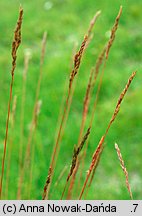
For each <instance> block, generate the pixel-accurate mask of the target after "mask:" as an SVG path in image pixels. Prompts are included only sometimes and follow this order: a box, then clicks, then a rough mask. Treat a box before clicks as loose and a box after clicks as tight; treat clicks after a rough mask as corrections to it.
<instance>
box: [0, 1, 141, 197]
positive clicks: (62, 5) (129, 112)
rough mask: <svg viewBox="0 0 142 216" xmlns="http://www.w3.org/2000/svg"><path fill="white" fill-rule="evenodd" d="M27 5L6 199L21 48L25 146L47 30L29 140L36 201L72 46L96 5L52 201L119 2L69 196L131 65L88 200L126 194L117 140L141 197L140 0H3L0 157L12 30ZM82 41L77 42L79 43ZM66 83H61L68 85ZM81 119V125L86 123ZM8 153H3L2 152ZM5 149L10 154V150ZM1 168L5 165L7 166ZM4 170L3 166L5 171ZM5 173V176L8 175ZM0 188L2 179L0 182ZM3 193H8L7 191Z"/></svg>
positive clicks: (16, 136)
mask: <svg viewBox="0 0 142 216" xmlns="http://www.w3.org/2000/svg"><path fill="white" fill-rule="evenodd" d="M20 3H21V4H22V7H23V9H24V19H23V27H22V44H21V46H20V48H19V50H18V56H17V67H16V71H15V80H14V86H13V96H14V95H17V106H16V113H15V126H14V128H13V129H12V126H11V125H10V127H9V139H8V149H7V150H9V143H10V142H11V141H10V139H11V138H12V145H13V147H12V157H11V165H10V181H9V193H8V199H16V197H17V182H18V171H17V170H18V168H19V163H18V162H19V161H18V160H19V157H18V156H19V142H20V116H21V99H22V74H23V68H24V53H25V52H27V49H28V51H29V52H30V53H31V59H30V62H29V69H28V74H27V85H26V100H25V117H24V138H23V144H24V149H25V148H26V145H27V138H28V134H29V128H30V123H31V120H32V112H33V108H34V101H35V94H36V87H37V80H38V76H39V70H40V54H41V40H42V35H43V32H44V31H47V46H46V55H45V61H44V65H43V78H42V83H41V90H40V95H39V99H41V100H42V106H41V111H40V115H39V117H38V123H37V128H36V132H35V133H34V136H33V140H32V144H33V145H34V146H35V159H34V163H33V164H34V167H33V175H32V187H31V196H30V198H31V199H41V197H42V193H43V187H44V184H45V180H46V177H47V174H48V168H49V164H50V159H51V154H52V150H53V145H54V142H55V141H54V140H55V132H56V128H57V119H58V114H59V110H60V106H61V102H62V97H63V95H64V94H66V93H67V90H68V78H69V74H70V72H71V69H70V68H71V60H72V53H73V47H74V44H76V43H78V44H79V45H80V44H81V42H82V40H83V37H84V34H85V33H86V31H87V29H88V26H89V23H90V20H91V19H92V17H93V16H94V14H95V13H96V11H97V10H101V11H102V13H101V16H100V17H99V18H98V20H97V22H96V24H95V27H94V29H93V32H94V38H93V40H92V41H91V43H90V44H89V47H88V48H87V49H86V51H85V53H84V56H83V60H82V63H81V67H80V70H79V73H78V78H77V85H76V89H75V93H74V97H73V101H72V105H71V110H70V113H69V118H68V121H67V125H66V128H65V133H64V136H63V139H62V142H61V146H60V152H59V157H58V160H57V166H56V169H55V175H54V178H53V183H52V185H51V189H50V198H51V199H60V197H61V193H62V191H63V188H64V186H65V182H66V177H67V174H68V171H69V168H70V164H71V160H72V154H73V148H74V145H75V144H76V143H77V141H78V134H79V129H80V124H81V118H82V108H83V100H84V95H85V91H86V87H87V83H88V79H89V74H90V69H91V67H92V65H94V64H95V62H96V59H97V57H98V55H99V53H100V52H101V50H102V49H103V47H104V45H105V43H106V42H107V41H108V38H109V35H110V30H111V27H112V25H113V23H114V20H115V17H116V15H117V13H118V10H119V7H120V5H123V13H122V17H121V19H120V23H119V28H118V31H117V33H116V38H115V41H114V44H113V46H112V49H111V51H110V55H109V59H108V61H107V65H106V69H105V73H104V77H103V83H102V88H101V92H100V95H99V100H98V103H97V108H96V114H95V119H94V122H93V128H92V131H91V134H90V141H89V147H88V151H87V157H86V160H85V168H84V171H83V175H82V179H81V182H80V185H79V184H78V180H77V181H76V184H75V186H74V196H73V198H75V199H77V198H78V196H79V193H80V190H81V187H82V185H83V183H84V180H85V176H86V171H87V169H88V168H89V165H90V163H91V157H92V154H93V152H94V150H95V148H96V147H97V144H98V142H99V140H100V138H101V136H102V135H103V133H104V131H105V129H106V127H107V125H108V122H109V120H110V118H111V116H112V113H113V111H114V108H115V104H116V102H117V99H118V97H119V94H120V93H121V91H122V90H123V88H124V86H125V84H126V82H127V79H128V77H129V76H130V75H131V73H132V71H135V70H137V75H136V77H135V79H134V81H133V83H132V85H131V86H130V88H129V90H128V92H127V94H126V97H125V98H124V101H123V103H122V106H121V110H120V113H119V114H118V116H117V118H116V121H115V122H114V124H113V125H112V127H111V129H110V131H109V134H108V136H107V137H106V141H105V142H106V147H105V149H104V152H103V154H102V157H101V160H100V163H99V166H98V169H97V170H96V173H95V177H94V180H93V183H92V185H91V188H90V189H89V191H88V196H87V197H86V198H87V199H129V194H128V192H127V188H126V186H125V176H124V174H123V172H122V170H121V168H120V165H119V161H118V158H117V154H116V151H115V148H114V143H115V142H117V143H118V144H119V146H120V148H121V152H122V154H123V159H124V160H125V165H126V167H127V170H128V172H129V179H130V184H131V188H132V192H133V197H134V199H141V198H142V189H141V185H142V165H141V158H142V121H141V119H142V108H141V101H142V96H141V92H142V85H141V81H142V73H141V69H142V67H141V62H142V52H141V47H142V32H141V20H142V13H141V7H142V1H141V0H137V1H133V0H129V1H124V0H118V1H114V0H109V1H104V0H96V1H94V0H88V1H85V0H50V1H45V0H40V1H39V0H31V1H29V0H21V1H18V0H11V1H8V0H1V1H0V9H1V18H0V29H1V33H0V53H1V54H0V102H1V108H0V159H1V158H2V154H3V140H4V136H5V123H6V116H7V103H8V99H9V86H10V79H11V76H10V69H11V42H12V39H13V30H14V28H15V23H16V21H17V17H18V9H19V4H20ZM78 47H79V46H78ZM98 82H99V80H98V81H97V83H96V86H95V91H94V92H93V95H92V99H91V104H90V107H89V113H88V116H87V123H88V124H89V120H90V117H91V111H92V105H93V99H94V98H95V93H96V90H97V85H98ZM65 83H66V86H65ZM87 123H86V128H85V130H86V129H87V127H88V124H87ZM7 153H8V151H7ZM7 155H8V154H7ZM65 165H67V166H68V169H67V170H68V171H67V170H66V173H65V175H64V177H63V178H62V179H61V181H60V182H59V184H58V185H57V187H56V188H55V187H54V184H55V182H56V181H57V178H58V176H59V175H60V173H61V171H62V170H63V169H64V167H65ZM5 171H6V169H5ZM5 174H6V172H5ZM5 177H6V175H5ZM28 179H29V177H28V175H26V178H25V180H24V184H23V189H22V199H27V198H28V197H27V194H26V187H27V185H28V182H29V180H28ZM3 186H4V187H3V188H4V189H3V198H5V197H4V192H5V178H4V185H3ZM6 199H7V197H6Z"/></svg>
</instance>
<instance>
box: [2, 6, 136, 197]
mask: <svg viewBox="0 0 142 216" xmlns="http://www.w3.org/2000/svg"><path fill="white" fill-rule="evenodd" d="M121 13H122V6H120V9H119V12H118V15H117V17H116V19H115V21H114V25H113V27H112V30H111V34H110V38H109V40H108V42H107V43H106V44H105V45H104V48H103V50H102V51H101V53H100V54H99V56H98V58H97V60H96V63H95V64H94V65H93V66H92V68H91V71H90V76H89V79H88V84H87V87H86V93H85V96H84V102H83V107H82V120H81V125H80V131H79V134H78V140H77V142H76V143H77V144H76V145H75V146H74V148H73V155H72V160H71V166H70V167H68V166H64V165H63V168H62V172H61V174H60V176H59V177H58V179H57V180H56V182H55V184H54V185H53V187H55V189H56V190H57V187H58V185H59V183H60V181H62V179H63V178H65V179H66V181H65V185H64V187H63V191H62V194H61V195H60V196H61V197H60V198H61V199H72V198H73V188H74V185H75V184H78V185H79V188H80V194H78V195H77V194H76V197H77V196H78V199H82V198H83V195H84V198H86V196H87V193H88V190H89V188H90V186H91V184H92V182H93V179H94V176H95V172H96V169H97V167H98V165H99V161H100V159H101V155H102V153H103V150H104V147H106V145H104V142H105V138H106V136H107V134H108V132H109V129H110V127H111V126H112V123H113V122H114V121H115V119H116V117H117V115H118V113H119V110H120V107H121V103H122V101H123V98H124V96H125V94H126V92H127V90H128V88H129V86H130V84H131V82H132V80H133V78H134V77H135V75H136V72H133V73H132V75H131V76H130V77H129V79H128V82H127V83H126V86H125V87H124V89H123V91H122V93H121V94H120V96H119V98H118V101H117V103H116V107H115V109H114V112H113V113H112V117H111V119H110V121H109V122H108V126H107V128H106V130H105V131H104V132H103V133H102V137H101V138H100V141H99V143H98V145H97V147H96V149H94V153H93V155H92V160H91V161H90V166H89V168H88V171H87V174H86V178H85V179H84V184H83V185H82V186H81V187H80V182H81V179H82V176H83V172H84V165H85V158H86V154H87V150H88V145H89V135H90V133H93V131H92V124H93V121H94V117H95V110H96V105H97V101H98V98H99V93H100V89H101V86H102V80H103V75H104V72H105V68H106V64H107V60H108V57H109V52H110V50H111V47H112V45H113V42H114V39H115V35H116V31H117V28H118V24H119V20H120V17H121ZM100 15H101V11H98V12H97V13H96V14H95V16H94V17H93V19H92V20H91V22H90V25H89V28H88V30H87V34H86V35H85V36H84V39H83V41H82V43H81V45H80V48H79V50H78V51H76V53H75V54H74V52H73V55H74V57H73V68H72V69H71V73H70V78H69V84H68V92H67V94H66V93H65V94H64V95H63V99H62V104H61V109H60V112H59V120H58V124H57V125H59V126H58V127H57V133H55V135H56V137H55V143H54V146H53V153H52V155H51V162H50V165H49V168H48V170H47V171H45V172H47V178H46V180H45V185H44V186H43V193H42V197H41V198H42V199H43V200H45V199H49V197H50V187H51V185H52V180H53V176H54V173H55V171H56V166H57V163H56V161H57V158H58V155H59V151H60V146H61V145H62V137H63V134H64V130H65V127H66V122H67V119H68V115H69V111H70V107H71V104H72V98H73V95H74V90H75V88H76V79H77V77H78V73H79V68H80V65H81V61H82V58H83V54H84V52H85V51H86V49H87V48H88V46H89V43H91V40H92V39H93V28H94V26H95V23H96V21H97V19H98V18H99V16H100ZM22 19H23V9H22V8H20V11H19V18H18V21H17V26H16V29H15V32H14V39H13V42H12V69H11V84H10V96H9V102H8V112H7V121H6V130H5V139H4V150H3V157H2V165H1V180H0V198H1V199H2V198H3V197H4V198H7V197H8V193H9V192H10V188H9V179H10V176H9V170H10V163H11V152H12V143H13V140H12V138H11V137H10V139H9V143H8V145H9V147H8V148H9V151H8V156H7V167H6V168H7V170H5V162H6V152H7V140H8V129H9V123H11V127H12V128H14V122H15V112H16V98H17V97H16V96H14V99H13V98H12V91H13V82H14V76H15V75H16V73H15V68H16V59H17V50H18V47H19V45H20V43H21V26H22ZM46 39H47V33H46V32H45V33H44V35H43V40H42V48H41V58H40V70H39V78H38V82H37V89H36V96H35V102H34V108H33V115H32V120H31V126H30V129H29V135H28V138H27V146H26V149H25V151H24V152H23V137H24V115H25V113H24V106H25V98H26V78H27V72H28V66H29V62H30V57H29V55H25V60H24V71H23V87H22V100H21V121H20V122H21V123H20V144H19V170H18V172H17V173H18V176H17V177H18V183H17V199H22V194H23V192H22V189H23V183H24V182H25V175H26V174H27V170H28V176H29V178H26V179H28V183H27V185H28V186H27V189H26V192H25V194H26V195H27V199H30V197H31V194H30V193H31V185H32V178H34V176H33V166H34V164H33V163H32V161H34V145H32V140H33V136H34V134H35V133H36V127H37V121H38V115H39V112H40V107H41V101H40V100H39V93H40V87H41V80H42V71H43V64H44V58H45V50H46ZM74 49H75V50H76V47H75V48H74ZM99 74H100V76H98V75H99ZM98 77H99V82H98V86H97V92H96V96H95V99H94V103H93V107H92V114H91V118H90V121H89V124H88V125H86V124H87V123H86V122H87V121H86V120H87V114H88V109H89V106H90V100H91V96H92V94H93V91H94V87H95V86H96V80H97V79H98ZM12 101H13V105H12ZM11 105H12V109H11ZM85 126H87V128H88V129H87V131H85ZM115 149H116V151H117V154H118V158H119V161H120V164H121V167H122V170H123V172H124V174H125V177H126V186H127V189H128V192H129V195H130V198H131V199H133V196H132V192H131V187H130V184H129V181H128V172H127V170H126V167H125V165H124V160H123V158H122V155H121V152H120V149H119V147H118V145H117V144H115ZM27 168H28V169H27ZM5 171H6V178H5V179H4V172H5ZM66 173H68V174H67V176H66V177H65V175H66ZM77 173H79V180H78V181H79V182H77V179H76V175H77ZM4 180H5V181H6V184H5V185H6V188H5V190H4V188H3V181H4ZM85 190H86V193H85V194H84V192H85ZM51 198H53V199H54V197H51ZM92 198H93V197H92Z"/></svg>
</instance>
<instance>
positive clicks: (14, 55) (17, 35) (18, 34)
mask: <svg viewBox="0 0 142 216" xmlns="http://www.w3.org/2000/svg"><path fill="white" fill-rule="evenodd" d="M22 19H23V9H22V8H21V7H20V10H19V18H18V21H17V25H16V29H15V32H14V39H13V42H12V52H11V55H12V68H11V76H12V77H11V84H10V95H9V102H8V112H7V121H6V132H5V139H4V151H3V157H2V168H1V180H0V199H1V195H2V184H3V176H4V168H5V157H6V149H7V138H8V128H9V118H10V106H11V101H12V91H13V82H14V72H15V68H16V59H17V50H18V47H19V45H20V43H21V25H22Z"/></svg>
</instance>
